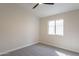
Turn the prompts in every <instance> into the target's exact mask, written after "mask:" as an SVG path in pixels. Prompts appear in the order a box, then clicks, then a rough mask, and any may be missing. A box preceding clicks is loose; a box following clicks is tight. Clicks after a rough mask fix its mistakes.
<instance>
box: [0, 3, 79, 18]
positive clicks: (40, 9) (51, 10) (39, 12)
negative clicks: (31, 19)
mask: <svg viewBox="0 0 79 59" xmlns="http://www.w3.org/2000/svg"><path fill="white" fill-rule="evenodd" d="M11 5H12V7H13V5H14V6H15V5H18V6H19V7H22V8H25V9H26V11H27V10H29V11H30V12H31V13H33V14H34V15H35V16H37V17H46V16H50V15H55V14H59V13H63V12H68V11H71V10H77V9H79V3H55V4H54V5H45V4H40V5H39V6H37V8H35V9H32V8H33V6H35V5H36V3H16V4H0V7H2V6H5V7H6V6H11Z"/></svg>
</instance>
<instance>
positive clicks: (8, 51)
mask: <svg viewBox="0 0 79 59" xmlns="http://www.w3.org/2000/svg"><path fill="white" fill-rule="evenodd" d="M37 43H39V42H33V43H30V44H27V45H23V46H21V47H17V48H14V49H10V50H7V51H5V52H1V53H0V55H3V54H7V53H10V52H12V51H15V50H18V49H22V48H24V47H28V46H31V45H34V44H37Z"/></svg>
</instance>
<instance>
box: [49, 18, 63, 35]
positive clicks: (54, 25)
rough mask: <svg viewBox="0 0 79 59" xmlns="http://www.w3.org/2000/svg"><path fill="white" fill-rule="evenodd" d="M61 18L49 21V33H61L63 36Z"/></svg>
mask: <svg viewBox="0 0 79 59" xmlns="http://www.w3.org/2000/svg"><path fill="white" fill-rule="evenodd" d="M63 22H64V21H63V19H60V20H53V21H49V23H48V25H49V29H48V34H49V35H61V36H63Z"/></svg>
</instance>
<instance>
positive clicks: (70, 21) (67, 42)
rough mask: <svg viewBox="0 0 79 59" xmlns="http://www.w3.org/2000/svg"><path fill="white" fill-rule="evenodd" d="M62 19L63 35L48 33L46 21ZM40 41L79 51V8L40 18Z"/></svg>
mask: <svg viewBox="0 0 79 59" xmlns="http://www.w3.org/2000/svg"><path fill="white" fill-rule="evenodd" d="M57 19H63V20H64V36H63V37H62V36H56V35H48V21H50V20H57ZM40 24H41V25H40V42H42V43H45V44H49V45H52V46H57V47H60V48H64V49H68V50H71V51H75V52H79V10H75V11H71V12H66V13H62V14H57V15H52V16H49V17H44V18H41V19H40Z"/></svg>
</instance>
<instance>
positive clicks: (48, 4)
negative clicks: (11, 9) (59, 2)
mask: <svg viewBox="0 0 79 59" xmlns="http://www.w3.org/2000/svg"><path fill="white" fill-rule="evenodd" d="M42 4H46V5H54V3H42ZM38 5H40V3H37V4H36V5H35V6H34V7H33V8H32V9H35V8H36V7H37V6H38Z"/></svg>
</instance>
